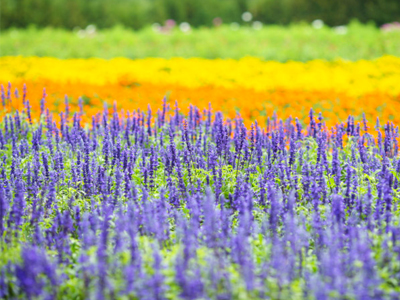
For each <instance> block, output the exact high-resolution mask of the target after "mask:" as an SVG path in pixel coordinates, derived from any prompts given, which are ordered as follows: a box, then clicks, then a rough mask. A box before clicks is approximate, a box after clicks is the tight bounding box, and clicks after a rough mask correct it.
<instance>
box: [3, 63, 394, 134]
mask: <svg viewBox="0 0 400 300" xmlns="http://www.w3.org/2000/svg"><path fill="white" fill-rule="evenodd" d="M0 68H1V70H2V73H1V74H0V83H2V84H3V86H4V89H3V90H4V93H6V91H5V89H6V88H7V82H9V81H11V82H12V84H13V86H15V87H17V88H18V89H19V90H20V91H21V90H22V88H23V84H24V83H25V84H26V85H27V87H28V90H29V95H28V99H29V100H30V104H31V105H32V107H33V108H34V112H33V114H35V113H36V114H35V115H34V117H35V118H38V113H40V109H39V106H40V100H39V99H41V98H42V93H43V87H44V86H45V87H46V93H47V94H48V96H49V97H47V99H46V102H47V105H48V107H49V109H50V110H51V111H53V112H55V113H59V112H61V110H63V109H64V96H65V95H67V96H68V97H70V100H69V102H70V104H71V107H72V109H75V110H76V111H77V110H79V108H78V104H79V101H78V99H79V97H82V101H83V103H85V104H86V109H85V114H84V115H83V116H82V120H83V121H84V122H85V121H86V122H91V117H92V116H93V115H95V114H96V113H98V112H99V109H101V108H102V107H103V104H104V102H107V103H108V104H109V105H110V106H111V105H113V102H114V100H116V101H117V109H118V110H120V109H124V110H125V111H132V110H136V109H142V110H146V109H147V106H148V105H149V104H150V106H151V107H152V108H153V109H154V110H155V111H156V110H157V109H160V108H161V99H162V98H163V97H164V96H167V97H168V99H169V103H170V104H171V106H173V105H174V104H175V100H177V101H178V103H179V104H180V107H181V108H182V112H183V113H185V114H187V113H188V112H189V106H190V104H193V105H196V106H198V107H199V108H200V109H201V111H202V110H203V109H207V108H208V106H209V103H210V102H211V103H212V106H213V108H214V109H215V110H217V111H222V112H223V113H224V114H225V115H226V116H227V117H229V118H234V117H235V116H236V114H237V112H239V113H240V115H241V116H242V118H243V119H244V122H245V124H246V125H247V126H249V125H250V124H251V122H254V121H255V120H257V121H258V122H259V124H262V126H264V125H265V124H266V121H267V118H268V117H269V116H271V115H272V114H273V113H274V111H276V112H277V113H278V115H279V116H280V117H282V118H287V117H290V116H292V117H293V118H295V117H297V118H298V119H299V120H301V121H302V122H303V121H306V119H307V118H308V111H309V109H310V108H313V109H315V110H317V111H321V112H323V114H324V118H325V121H326V124H327V125H328V127H329V128H330V127H331V126H333V125H334V124H336V122H342V121H345V120H347V117H348V115H349V114H351V115H352V116H354V117H355V118H356V119H357V120H361V117H362V114H363V113H365V114H366V116H367V118H368V119H375V118H376V117H381V118H383V119H384V120H388V121H389V120H390V121H392V122H395V123H396V124H397V123H400V117H399V116H398V114H397V111H398V109H399V107H400V105H399V101H400V85H399V84H398V83H399V82H400V59H399V58H396V57H392V56H386V57H382V58H380V59H377V60H372V61H363V60H360V61H356V62H348V61H340V60H337V61H333V62H326V61H323V60H313V61H310V62H307V63H300V62H287V63H278V62H272V61H269V62H265V61H261V60H259V59H257V58H251V57H247V58H243V59H241V60H231V59H227V60H221V59H220V60H207V59H200V58H191V59H183V58H174V59H158V58H147V59H142V60H129V59H125V58H116V59H111V60H102V59H86V60H83V59H68V60H60V59H56V58H36V57H31V58H25V57H3V58H0ZM16 105H20V106H19V109H20V110H21V105H22V102H21V101H19V102H16Z"/></svg>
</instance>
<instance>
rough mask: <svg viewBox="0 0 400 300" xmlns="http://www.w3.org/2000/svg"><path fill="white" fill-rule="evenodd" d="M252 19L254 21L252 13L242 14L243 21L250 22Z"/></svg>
mask: <svg viewBox="0 0 400 300" xmlns="http://www.w3.org/2000/svg"><path fill="white" fill-rule="evenodd" d="M252 19H253V15H252V14H251V12H248V11H246V12H244V13H243V14H242V20H243V21H245V22H250V21H251V20H252Z"/></svg>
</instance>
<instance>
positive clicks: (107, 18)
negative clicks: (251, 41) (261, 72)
mask: <svg viewBox="0 0 400 300" xmlns="http://www.w3.org/2000/svg"><path fill="white" fill-rule="evenodd" d="M1 6H2V7H1V10H0V12H1V18H0V20H1V21H0V25H1V28H7V27H10V26H16V27H26V26H28V25H29V24H37V25H38V26H40V27H45V26H55V27H64V28H74V27H75V26H81V27H82V26H83V27H86V26H87V25H89V24H96V25H97V26H98V27H100V28H106V27H111V26H114V25H117V24H122V25H124V26H127V27H131V28H136V29H137V28H141V27H144V26H146V25H149V24H151V23H154V22H160V23H162V22H164V21H165V20H167V19H174V20H176V21H178V22H184V21H187V22H189V23H191V24H193V25H194V26H201V25H212V20H213V19H214V18H216V17H220V18H222V20H223V21H224V22H226V23H230V22H240V21H241V14H242V13H243V12H244V11H250V12H251V13H253V15H254V16H255V19H256V20H258V21H262V22H264V23H269V24H289V23H291V22H294V21H312V20H315V19H322V20H324V21H325V22H326V23H327V24H329V25H333V26H336V25H341V24H346V23H348V22H349V21H350V20H352V19H359V20H360V21H362V22H367V21H369V20H373V21H375V22H376V23H377V24H383V23H388V22H392V21H395V20H398V19H399V15H400V2H399V1H397V0H347V1H331V0H280V1H279V0H218V1H214V0H196V1H194V0H119V1H111V0H2V3H1Z"/></svg>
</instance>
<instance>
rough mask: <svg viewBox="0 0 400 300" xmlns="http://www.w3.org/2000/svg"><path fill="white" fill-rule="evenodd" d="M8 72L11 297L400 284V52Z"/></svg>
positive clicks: (3, 202) (2, 267) (5, 160)
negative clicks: (351, 59)
mask: <svg viewBox="0 0 400 300" xmlns="http://www.w3.org/2000/svg"><path fill="white" fill-rule="evenodd" d="M0 69H1V70H2V71H1V73H0V83H1V84H2V90H1V104H0V107H1V114H2V116H1V117H2V118H3V119H2V122H1V125H0V165H1V168H0V249H1V251H0V298H2V299H3V298H4V299H127V300H128V299H129V300H130V299H149V300H150V299H218V300H223V299H398V298H399V297H400V207H399V198H400V186H399V185H400V159H399V156H398V137H399V131H398V127H397V124H399V123H400V117H399V116H398V110H399V108H400V104H399V101H400V85H399V82H400V58H397V57H394V56H384V57H382V58H379V59H376V60H358V61H354V62H349V61H345V60H336V61H331V62H327V61H324V60H312V61H309V62H306V63H300V62H294V61H290V62H286V63H278V62H273V61H263V60H260V59H257V58H251V57H246V58H242V59H240V60H231V59H226V60H222V59H218V60H207V59H201V58H190V59H183V58H173V59H160V58H146V59H141V60H129V59H125V58H115V59H111V60H104V59H67V60H61V59H56V58H38V57H1V58H0ZM9 82H10V83H9ZM44 87H45V88H46V89H45V90H43V88H44ZM377 117H378V118H377Z"/></svg>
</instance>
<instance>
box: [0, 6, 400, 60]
mask: <svg viewBox="0 0 400 300" xmlns="http://www.w3.org/2000/svg"><path fill="white" fill-rule="evenodd" d="M0 14H1V16H0V26H1V30H0V56H15V55H23V56H40V57H42V56H52V57H57V58H89V57H99V58H113V57H119V56H123V57H127V58H132V59H137V58H146V57H162V58H171V57H183V58H188V57H203V58H209V59H215V58H234V59H239V58H242V57H244V56H254V57H258V58H261V59H263V60H275V61H281V62H286V61H288V60H296V61H303V62H304V61H309V60H313V59H326V60H334V59H337V58H341V59H347V60H359V59H374V58H378V57H381V56H383V55H387V54H389V55H395V56H400V23H399V21H400V1H399V0H346V1H332V0H218V1H217V0H118V1H113V0H1V2H0Z"/></svg>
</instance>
